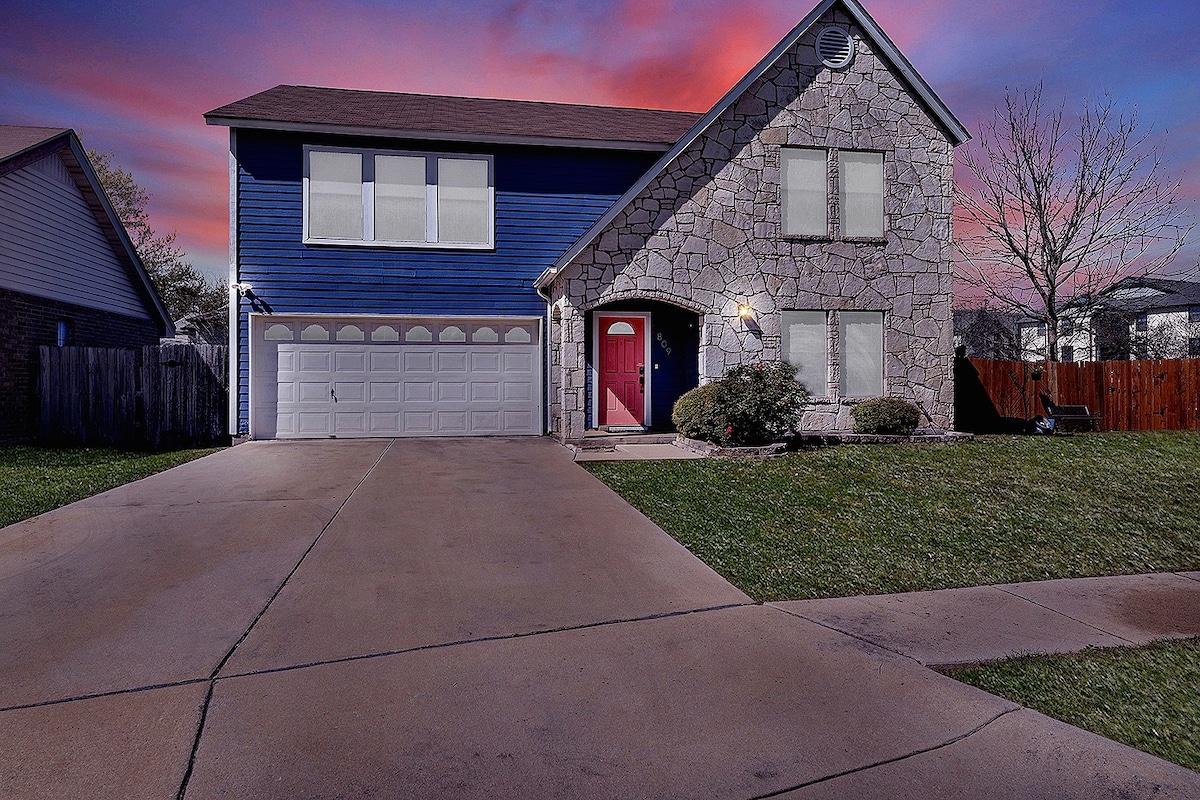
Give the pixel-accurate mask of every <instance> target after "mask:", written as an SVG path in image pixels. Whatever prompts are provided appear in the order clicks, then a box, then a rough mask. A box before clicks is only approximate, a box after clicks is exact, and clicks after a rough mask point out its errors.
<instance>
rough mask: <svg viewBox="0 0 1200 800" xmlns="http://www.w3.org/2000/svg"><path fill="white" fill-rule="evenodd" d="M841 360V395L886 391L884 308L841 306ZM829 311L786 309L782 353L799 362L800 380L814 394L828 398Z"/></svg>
mask: <svg viewBox="0 0 1200 800" xmlns="http://www.w3.org/2000/svg"><path fill="white" fill-rule="evenodd" d="M834 313H835V314H836V315H837V316H836V319H835V320H834V322H835V324H836V326H837V329H838V330H837V332H838V337H837V350H836V355H837V362H838V365H839V366H840V368H841V382H840V384H839V385H838V393H839V394H840V395H841V396H842V397H879V396H881V395H882V394H883V312H882V311H839V312H834ZM829 314H830V312H827V311H784V312H783V314H782V319H781V323H782V329H783V330H782V334H783V336H782V338H783V341H782V345H783V358H784V360H785V361H787V362H788V363H789V364H791V365H792V366H794V367H796V380H798V381H800V382H801V383H803V384H804V386H805V388H807V389H808V391H809V394H811V395H812V396H813V397H829V396H831V395H832V394H833V392H831V391H830V386H829V377H828V376H829V364H830V358H829V356H830V347H829V331H830V327H829V326H830V320H829Z"/></svg>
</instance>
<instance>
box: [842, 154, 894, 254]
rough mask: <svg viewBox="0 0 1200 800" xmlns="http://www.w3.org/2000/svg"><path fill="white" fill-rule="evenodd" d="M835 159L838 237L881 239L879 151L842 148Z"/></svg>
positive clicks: (881, 196)
mask: <svg viewBox="0 0 1200 800" xmlns="http://www.w3.org/2000/svg"><path fill="white" fill-rule="evenodd" d="M838 160H839V162H840V168H841V174H840V175H839V176H838V178H839V181H838V186H839V199H840V201H841V205H842V236H844V237H847V238H851V239H880V238H883V153H867V152H859V151H855V150H842V151H841V152H839V153H838Z"/></svg>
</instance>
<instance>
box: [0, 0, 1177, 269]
mask: <svg viewBox="0 0 1200 800" xmlns="http://www.w3.org/2000/svg"><path fill="white" fill-rule="evenodd" d="M864 4H865V6H866V8H867V11H868V12H869V13H870V14H871V15H872V16H874V17H875V19H876V20H877V21H878V22H879V23H880V25H881V26H882V27H883V29H884V30H885V31H886V32H887V33H888V34H889V36H890V37H891V38H892V40H893V41H895V42H896V44H897V45H898V46H899V47H900V49H901V50H902V51H903V52H904V53H905V54H906V55H907V56H908V58H909V59H910V60H911V61H912V62H913V64H914V65H915V66H916V68H917V69H918V70H919V71H920V72H921V73H922V74H923V75H924V76H925V78H926V80H928V81H929V83H930V84H931V85H932V86H933V88H934V90H935V91H937V92H938V94H939V95H940V96H941V97H942V99H943V100H944V101H945V102H946V104H947V105H948V106H949V107H950V108H951V109H952V110H953V111H954V112H955V114H956V115H957V116H958V117H959V119H961V120H962V121H963V123H964V124H965V125H966V126H967V128H968V130H970V131H971V132H972V134H974V133H975V132H976V131H977V130H978V128H979V123H980V122H981V121H982V120H984V119H986V118H987V117H988V116H989V115H990V113H991V110H992V108H993V107H994V106H995V105H996V104H997V103H998V102H1000V100H1001V99H1002V97H1003V93H1004V90H1005V87H1006V86H1011V87H1016V88H1023V87H1027V86H1031V85H1033V84H1034V83H1035V82H1036V81H1038V80H1039V79H1040V80H1043V81H1044V82H1045V94H1046V96H1047V97H1049V98H1052V99H1054V100H1055V101H1056V102H1057V101H1060V100H1064V99H1065V100H1066V103H1067V108H1068V109H1070V108H1072V107H1073V106H1075V105H1077V104H1078V103H1079V102H1080V101H1082V100H1084V99H1085V98H1087V99H1091V98H1097V97H1102V96H1103V95H1104V94H1105V93H1108V94H1110V95H1112V96H1113V97H1114V98H1115V99H1117V101H1118V102H1119V103H1120V104H1121V105H1122V106H1123V107H1124V108H1125V109H1127V110H1132V109H1134V108H1136V110H1137V113H1138V115H1139V118H1140V120H1141V121H1142V123H1143V125H1144V126H1149V127H1152V128H1153V129H1154V132H1155V134H1156V135H1157V136H1160V137H1161V152H1162V156H1163V160H1164V161H1165V163H1166V166H1167V167H1168V169H1169V170H1170V171H1171V172H1172V173H1174V174H1176V175H1179V176H1181V177H1182V178H1183V182H1184V191H1185V193H1186V195H1187V196H1188V197H1189V198H1193V199H1195V198H1200V3H1197V2H1196V0H1147V1H1145V2H1136V3H1135V2H1130V0H1058V1H1057V2H1051V1H1050V0H1046V1H1045V2H1043V1H1042V0H1010V2H1005V3H1000V2H996V1H995V0H957V2H953V3H951V2H948V1H947V0H865V2H864ZM23 5H24V6H25V7H24V8H17V7H16V6H17V4H16V3H13V2H8V3H5V4H4V7H3V10H0V22H3V30H4V32H5V36H4V38H3V40H2V41H0V123H7V124H17V125H53V126H62V127H71V128H74V129H75V130H76V131H77V132H79V133H80V134H81V136H82V137H83V141H84V144H85V146H87V147H94V148H96V149H98V150H102V151H109V150H111V151H112V152H113V153H114V154H115V158H116V162H117V163H118V164H120V165H121V166H122V167H124V168H125V169H127V170H130V171H132V172H133V174H134V176H135V178H136V179H137V180H138V181H139V182H140V183H141V184H142V185H143V186H145V187H146V188H147V189H149V190H150V192H151V193H152V195H153V197H152V200H151V204H150V213H151V221H152V223H153V224H154V226H155V228H156V229H157V230H158V231H159V232H166V231H170V230H172V229H174V230H176V231H178V234H179V243H180V244H181V245H182V246H183V247H184V248H185V249H186V251H187V253H188V255H189V256H190V258H191V260H192V261H193V263H195V264H196V266H198V267H200V268H201V269H203V270H204V271H205V272H207V273H209V274H212V275H217V276H221V277H222V278H223V276H224V275H225V274H226V271H227V269H228V255H227V254H228V244H227V242H228V235H229V218H228V213H229V212H228V156H227V145H228V130H227V129H225V128H213V127H207V126H206V125H205V124H204V119H203V116H202V115H203V114H204V112H206V111H209V110H211V109H213V108H215V107H217V106H220V105H223V104H225V103H228V102H230V101H233V100H237V99H239V98H242V97H245V96H247V95H250V94H253V93H255V92H257V91H260V90H262V89H266V88H269V87H271V86H274V85H276V84H280V83H292V84H308V85H315V86H336V87H342V88H354V89H381V90H390V91H404V92H426V93H433V94H453V95H467V96H475V97H505V98H517V99H527V100H550V101H557V102H568V103H595V104H612V105H631V106H645V107H656V108H670V109H684V110H692V111H703V110H706V109H707V108H708V107H709V106H711V105H712V103H714V102H715V101H716V100H717V99H718V98H719V97H720V96H721V95H722V94H723V93H724V91H725V90H726V89H728V88H729V87H730V86H731V85H732V84H733V83H735V82H736V81H737V80H738V78H740V77H741V76H742V75H743V74H744V73H745V72H746V71H747V70H748V69H749V68H750V67H751V66H753V65H754V63H755V62H757V61H758V59H759V58H761V57H762V55H763V54H764V53H766V52H767V50H769V49H770V48H771V47H772V46H773V45H774V44H775V43H776V42H777V41H778V40H779V39H781V38H782V37H783V36H784V34H786V33H787V32H788V31H789V30H790V29H791V28H792V26H794V25H795V24H796V22H798V21H799V20H800V18H802V17H803V16H804V15H805V14H806V13H807V12H808V11H809V10H810V9H811V7H812V3H811V2H809V1H808V0H799V1H798V0H788V1H786V2H785V0H760V1H758V2H755V0H743V2H729V0H674V1H673V2H672V1H671V0H609V1H605V0H588V1H587V2H584V1H583V0H516V1H515V2H499V1H498V2H479V0H470V1H468V0H464V1H463V2H451V1H450V0H423V2H387V1H386V0H358V1H357V2H350V1H348V0H323V1H322V2H320V3H317V2H308V1H307V0H300V1H299V2H267V3H254V2H249V3H247V2H236V3H234V2H229V0H206V1H205V2H203V3H197V2H181V3H152V2H109V1H108V0H80V1H79V2H46V3H27V4H23ZM1196 213H1197V214H1200V208H1198V209H1197V211H1196ZM1198 252H1200V246H1198V245H1197V244H1196V243H1195V242H1193V244H1192V246H1191V247H1190V248H1189V250H1188V251H1187V253H1185V254H1184V255H1183V256H1182V257H1181V258H1184V259H1187V260H1188V261H1190V263H1191V264H1193V265H1194V264H1195V262H1196V259H1197V253H1198Z"/></svg>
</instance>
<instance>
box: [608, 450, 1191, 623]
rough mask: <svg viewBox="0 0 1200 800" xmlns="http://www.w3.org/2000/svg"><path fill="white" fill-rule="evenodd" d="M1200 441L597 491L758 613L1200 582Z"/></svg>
mask: <svg viewBox="0 0 1200 800" xmlns="http://www.w3.org/2000/svg"><path fill="white" fill-rule="evenodd" d="M1197 463H1200V433H1197V432H1169V433H1166V432H1164V433H1159V432H1154V433H1111V434H1089V435H1078V436H1069V437H980V438H977V439H975V440H974V441H972V442H966V443H959V444H937V445H934V444H926V445H843V446H840V447H830V448H825V449H820V450H812V451H802V452H798V453H794V454H790V455H788V456H786V457H782V458H774V459H765V460H755V459H745V460H716V459H708V460H700V461H607V462H592V463H588V464H586V468H587V469H589V470H590V471H591V472H592V473H593V474H594V475H596V476H597V477H598V478H600V479H601V480H602V481H604V482H605V483H607V484H608V485H609V486H610V487H612V488H613V489H614V490H615V491H617V492H618V493H619V494H621V495H622V496H623V497H624V498H625V499H626V500H628V501H629V502H630V503H631V504H632V505H634V506H635V507H636V508H638V509H639V510H640V511H641V512H642V513H644V514H645V515H646V516H648V517H649V518H650V519H652V520H654V522H656V523H657V524H658V525H659V526H661V527H662V528H663V529H664V530H666V531H667V532H668V533H670V534H671V535H672V536H674V537H675V538H676V539H678V540H679V541H680V542H681V543H683V544H684V545H685V546H686V547H688V548H689V549H690V550H691V551H692V552H693V553H695V554H696V555H697V556H699V557H700V558H701V559H703V560H704V561H705V562H706V563H708V564H709V565H710V566H712V567H713V568H714V569H715V570H717V572H719V573H721V574H722V575H723V576H725V577H726V578H727V579H728V580H730V581H731V582H732V583H734V584H735V585H737V586H738V587H739V588H740V589H742V590H743V591H745V592H746V593H747V594H749V595H751V596H752V597H754V598H756V599H758V600H761V601H770V600H785V599H802V598H817V597H836V596H845V595H856V594H882V593H891V592H905V591H917V590H924V589H945V588H953V587H958V586H978V585H984V584H991V583H1006V582H1014V581H1033V580H1045V579H1050V578H1075V577H1088V576H1096V575H1120V574H1136V573H1143V572H1162V571H1170V570H1195V569H1200V522H1198V520H1200V470H1198V469H1196V466H1195V465H1196V464H1197Z"/></svg>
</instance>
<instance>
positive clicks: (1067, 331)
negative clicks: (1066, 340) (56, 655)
mask: <svg viewBox="0 0 1200 800" xmlns="http://www.w3.org/2000/svg"><path fill="white" fill-rule="evenodd" d="M1074 333H1075V322H1074V320H1069V319H1063V320H1059V322H1058V335H1059V336H1072V335H1074Z"/></svg>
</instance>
